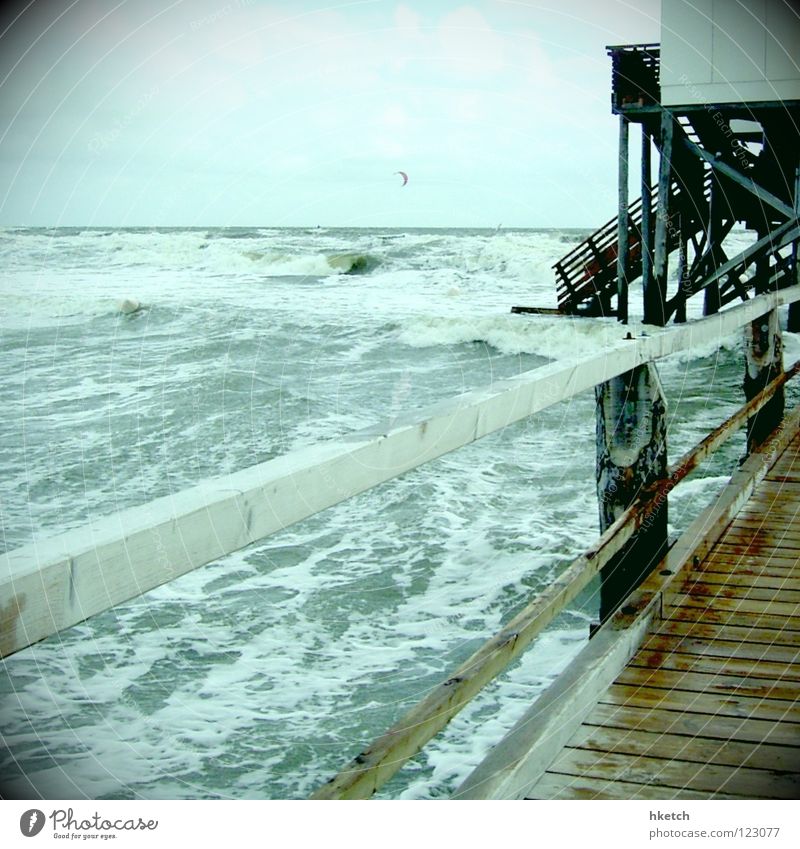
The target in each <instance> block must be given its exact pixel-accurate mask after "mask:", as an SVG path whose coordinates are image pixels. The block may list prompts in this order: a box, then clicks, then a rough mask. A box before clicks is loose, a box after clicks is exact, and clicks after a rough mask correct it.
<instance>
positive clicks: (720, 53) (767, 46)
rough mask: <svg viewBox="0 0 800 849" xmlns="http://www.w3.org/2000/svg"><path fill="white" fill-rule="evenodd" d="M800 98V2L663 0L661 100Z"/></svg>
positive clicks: (669, 103)
mask: <svg viewBox="0 0 800 849" xmlns="http://www.w3.org/2000/svg"><path fill="white" fill-rule="evenodd" d="M770 100H800V3H797V2H794V0H662V2H661V102H662V103H663V104H664V105H666V106H678V105H681V106H684V105H693V104H697V103H752V102H757V101H770Z"/></svg>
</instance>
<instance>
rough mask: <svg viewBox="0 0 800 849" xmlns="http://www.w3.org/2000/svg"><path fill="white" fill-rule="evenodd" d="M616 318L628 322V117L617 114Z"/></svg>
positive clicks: (624, 322)
mask: <svg viewBox="0 0 800 849" xmlns="http://www.w3.org/2000/svg"><path fill="white" fill-rule="evenodd" d="M617 193H618V205H617V320H618V321H621V322H622V323H623V324H627V323H628V225H629V214H628V119H627V118H626V117H625V116H624V115H620V116H619V170H618V173H617Z"/></svg>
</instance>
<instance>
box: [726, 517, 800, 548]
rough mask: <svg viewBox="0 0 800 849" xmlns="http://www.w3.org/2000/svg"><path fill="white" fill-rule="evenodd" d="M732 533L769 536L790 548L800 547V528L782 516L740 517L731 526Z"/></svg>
mask: <svg viewBox="0 0 800 849" xmlns="http://www.w3.org/2000/svg"><path fill="white" fill-rule="evenodd" d="M731 531H732V532H737V531H742V532H743V533H747V534H751V535H755V534H760V535H764V536H769V537H771V538H773V539H776V540H779V541H780V542H781V543H782V544H785V545H787V546H788V547H790V548H798V547H800V528H799V527H797V526H796V525H795V524H794V522H792V521H790V520H789V519H785V518H784V517H781V516H775V515H770V514H765V513H755V514H750V515H747V514H745V515H743V516H742V515H739V516H737V517H736V521H735V522H733V523H732V524H731Z"/></svg>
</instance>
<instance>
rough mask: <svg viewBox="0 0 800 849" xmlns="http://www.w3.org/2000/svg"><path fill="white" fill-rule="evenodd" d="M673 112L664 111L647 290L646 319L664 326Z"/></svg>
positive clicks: (645, 295)
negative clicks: (652, 248)
mask: <svg viewBox="0 0 800 849" xmlns="http://www.w3.org/2000/svg"><path fill="white" fill-rule="evenodd" d="M673 120H674V119H673V117H672V113H671V112H669V111H668V110H664V112H662V113H661V160H660V162H659V166H658V214H657V215H656V232H655V245H654V255H653V275H652V280H651V281H650V285H649V286H648V287H647V288H646V289H645V290H644V321H645V324H655V325H658V326H659V327H663V326H664V325H665V324H666V323H667V320H666V315H665V312H666V302H667V271H668V268H669V227H670V220H669V207H670V194H671V192H670V187H671V185H672V136H673V129H674V128H673Z"/></svg>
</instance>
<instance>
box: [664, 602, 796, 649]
mask: <svg viewBox="0 0 800 849" xmlns="http://www.w3.org/2000/svg"><path fill="white" fill-rule="evenodd" d="M672 613H673V615H672V617H671V618H670V619H664V620H660V621H658V622H657V623H656V626H655V629H654V631H655V632H656V633H658V634H676V635H681V636H688V637H699V638H702V639H728V640H738V641H741V642H742V643H751V644H753V645H768V646H774V645H777V646H787V647H797V645H798V642H800V636H799V635H798V632H797V631H793V630H789V629H788V628H786V627H781V628H779V629H775V628H761V627H755V626H753V625H749V624H745V625H735V624H732V623H728V622H722V623H720V622H710V621H708V619H707V618H703V616H702V613H701V612H698V611H697V610H688V611H683V612H681V611H677V610H676V611H672ZM689 614H691V615H689ZM780 621H781V623H784V622H785V620H780Z"/></svg>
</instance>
